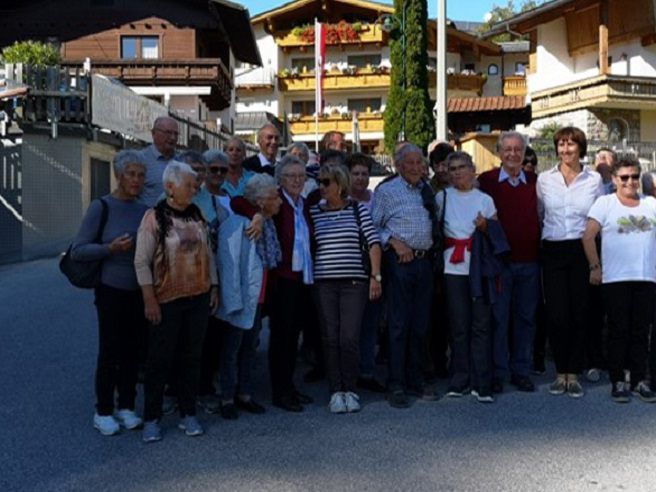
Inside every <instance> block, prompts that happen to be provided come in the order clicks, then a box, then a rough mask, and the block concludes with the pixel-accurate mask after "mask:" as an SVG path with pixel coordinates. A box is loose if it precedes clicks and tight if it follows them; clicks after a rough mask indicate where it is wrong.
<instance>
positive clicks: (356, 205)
mask: <svg viewBox="0 0 656 492" xmlns="http://www.w3.org/2000/svg"><path fill="white" fill-rule="evenodd" d="M351 205H353V215H355V223H356V224H357V226H358V240H359V241H360V249H362V250H365V249H366V250H367V251H368V250H369V242H368V241H367V238H366V237H365V236H364V231H363V230H362V218H361V217H360V204H359V203H358V202H356V201H355V200H352V201H351Z"/></svg>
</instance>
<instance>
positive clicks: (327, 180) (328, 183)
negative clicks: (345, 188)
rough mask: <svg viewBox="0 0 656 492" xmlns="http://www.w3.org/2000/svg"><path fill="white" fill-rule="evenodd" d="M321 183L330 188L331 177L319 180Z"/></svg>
mask: <svg viewBox="0 0 656 492" xmlns="http://www.w3.org/2000/svg"><path fill="white" fill-rule="evenodd" d="M319 184H320V185H323V187H324V188H328V187H329V186H330V178H322V179H320V180H319Z"/></svg>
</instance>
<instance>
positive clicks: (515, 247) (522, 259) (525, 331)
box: [478, 131, 540, 393]
mask: <svg viewBox="0 0 656 492" xmlns="http://www.w3.org/2000/svg"><path fill="white" fill-rule="evenodd" d="M525 151H526V140H525V139H524V136H523V135H522V134H521V133H518V132H514V131H510V132H503V133H502V134H501V135H500V136H499V141H498V142H497V152H498V153H499V157H500V158H501V166H500V167H498V168H496V169H492V170H490V171H486V172H484V173H483V174H481V175H480V176H479V178H478V182H479V184H480V189H481V191H483V192H485V193H487V194H488V195H490V196H491V197H492V199H493V200H494V204H495V206H496V209H497V214H498V218H499V222H500V223H501V227H502V228H503V231H504V233H505V234H506V237H507V239H508V243H509V244H510V250H511V252H510V262H509V264H507V265H506V267H505V268H504V271H503V273H502V274H501V292H500V294H499V297H498V298H497V301H496V302H495V303H494V305H493V306H492V315H493V327H494V329H493V342H492V344H493V351H492V354H493V360H494V380H493V382H492V391H493V392H496V393H499V392H501V391H502V390H503V383H502V381H503V379H504V378H506V377H507V375H508V373H509V372H510V382H511V383H512V384H513V385H514V386H515V387H516V388H517V389H518V390H519V391H535V386H534V384H533V382H532V381H531V379H530V378H529V370H530V366H531V364H530V362H531V351H532V348H533V337H534V335H535V312H536V309H537V305H538V300H539V295H540V267H539V264H538V252H539V247H540V222H539V216H538V200H537V193H536V182H537V177H536V175H535V174H534V173H525V172H524V171H523V169H522V163H523V161H524V152H525ZM511 319H512V329H513V336H512V340H513V344H512V345H513V346H512V351H511V352H510V353H509V349H508V339H509V327H510V325H511Z"/></svg>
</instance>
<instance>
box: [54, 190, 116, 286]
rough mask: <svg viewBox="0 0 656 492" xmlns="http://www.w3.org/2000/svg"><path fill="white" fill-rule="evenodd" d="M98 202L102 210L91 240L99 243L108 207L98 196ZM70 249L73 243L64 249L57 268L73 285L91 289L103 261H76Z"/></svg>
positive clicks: (95, 283) (96, 281) (98, 275)
mask: <svg viewBox="0 0 656 492" xmlns="http://www.w3.org/2000/svg"><path fill="white" fill-rule="evenodd" d="M100 204H101V205H102V212H101V214H100V224H99V225H98V232H97V233H96V238H95V239H94V241H93V242H94V243H100V242H101V241H102V234H103V231H104V230H105V225H106V224H107V217H108V215H109V207H108V206H107V202H106V201H105V200H103V199H102V198H100ZM72 249H73V244H70V245H69V246H68V249H67V250H66V253H64V254H63V255H62V257H61V259H60V260H59V269H60V270H61V272H62V273H63V274H64V275H66V278H67V279H68V281H69V282H70V283H71V284H73V285H74V286H75V287H80V288H81V289H93V288H95V287H97V286H98V285H100V274H101V269H102V262H103V261H102V260H94V261H76V260H74V259H73V258H72V257H71V250H72Z"/></svg>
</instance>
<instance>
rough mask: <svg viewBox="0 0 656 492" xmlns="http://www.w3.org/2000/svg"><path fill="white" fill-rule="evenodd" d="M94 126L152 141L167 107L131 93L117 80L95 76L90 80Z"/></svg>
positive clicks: (92, 121) (166, 114)
mask: <svg viewBox="0 0 656 492" xmlns="http://www.w3.org/2000/svg"><path fill="white" fill-rule="evenodd" d="M91 84H92V85H91V91H92V96H91V112H92V113H91V123H92V124H93V125H96V126H99V127H100V128H106V129H108V130H111V131H115V132H118V133H122V134H124V135H129V136H130V137H133V138H136V139H139V140H143V141H144V142H152V141H153V138H152V135H151V134H150V130H151V128H152V127H153V122H154V121H155V119H156V118H158V117H160V116H168V114H169V112H168V109H167V108H166V106H164V105H162V104H159V103H157V102H155V101H153V100H151V99H148V98H146V97H143V96H140V95H138V94H136V93H134V92H132V91H131V90H130V89H129V88H127V87H126V86H124V85H123V84H121V83H120V82H118V81H115V80H113V79H110V78H107V77H105V76H104V75H96V74H94V75H93V76H92V79H91Z"/></svg>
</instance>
